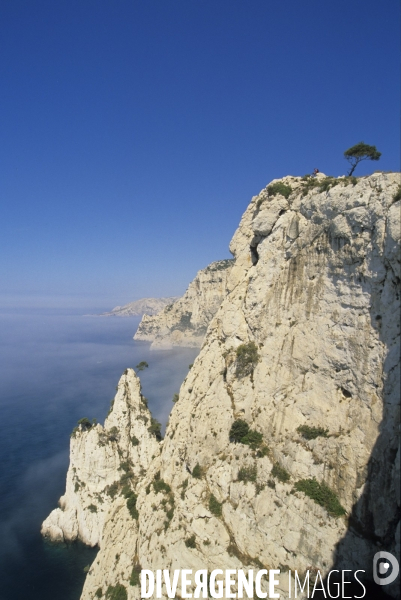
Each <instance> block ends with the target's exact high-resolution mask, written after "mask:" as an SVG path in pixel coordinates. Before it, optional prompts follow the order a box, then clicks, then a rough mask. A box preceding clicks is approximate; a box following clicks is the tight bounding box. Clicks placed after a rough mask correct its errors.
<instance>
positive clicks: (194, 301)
mask: <svg viewBox="0 0 401 600" xmlns="http://www.w3.org/2000/svg"><path fill="white" fill-rule="evenodd" d="M232 265H233V261H232V260H219V261H216V262H214V263H212V264H210V265H209V266H208V267H206V269H202V270H201V271H198V273H197V275H196V277H195V279H194V280H193V281H192V282H191V283H190V284H189V286H188V289H187V291H186V292H185V294H184V296H183V297H182V298H180V299H179V300H177V301H176V302H174V303H171V304H169V305H168V306H166V308H165V309H164V310H163V311H161V312H160V313H159V314H158V315H156V316H153V317H152V316H148V315H144V316H143V318H142V320H141V322H140V324H139V327H138V330H137V332H136V333H135V336H134V340H143V341H147V342H152V344H151V348H172V347H173V346H186V347H194V348H197V347H200V346H201V345H202V341H203V339H204V337H205V333H206V330H207V328H208V325H209V323H210V321H211V320H212V318H213V317H214V315H215V314H216V312H217V310H218V308H219V306H220V304H221V302H222V300H223V298H224V297H225V296H226V294H227V277H228V275H229V273H230V270H231V267H232Z"/></svg>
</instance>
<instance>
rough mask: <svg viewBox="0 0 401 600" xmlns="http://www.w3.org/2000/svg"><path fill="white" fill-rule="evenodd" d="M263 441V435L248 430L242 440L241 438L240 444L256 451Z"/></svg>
mask: <svg viewBox="0 0 401 600" xmlns="http://www.w3.org/2000/svg"><path fill="white" fill-rule="evenodd" d="M262 441H263V435H262V434H261V433H259V432H258V431H254V430H252V429H250V430H249V431H248V433H247V434H246V435H244V437H243V438H241V444H246V445H247V446H250V447H251V448H252V450H256V448H258V447H259V446H260V445H261V443H262Z"/></svg>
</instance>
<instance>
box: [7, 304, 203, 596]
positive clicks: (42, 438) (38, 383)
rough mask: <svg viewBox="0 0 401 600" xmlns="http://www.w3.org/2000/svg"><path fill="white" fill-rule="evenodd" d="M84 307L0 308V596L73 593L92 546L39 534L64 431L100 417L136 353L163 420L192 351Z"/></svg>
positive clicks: (61, 465)
mask: <svg viewBox="0 0 401 600" xmlns="http://www.w3.org/2000/svg"><path fill="white" fill-rule="evenodd" d="M104 310H107V307H105V308H104ZM85 312H88V310H87V309H78V308H74V309H72V310H68V309H52V310H51V309H38V308H35V309H27V308H24V309H15V310H12V309H10V308H7V309H3V310H1V309H0V332H1V333H0V374H1V377H0V422H1V429H2V433H1V436H0V456H1V466H0V489H1V492H0V509H1V510H0V515H1V516H0V536H1V537H0V539H1V545H0V600H78V599H79V597H80V593H81V590H82V586H83V582H84V579H85V574H84V567H85V566H86V565H88V564H90V563H91V562H92V561H93V559H94V557H95V555H96V549H90V548H87V547H85V546H83V545H82V544H69V545H65V544H58V545H54V544H50V543H48V542H46V541H44V540H43V539H42V538H41V536H40V526H41V522H42V521H43V519H44V518H45V517H46V516H47V515H48V514H49V512H50V511H51V510H52V509H53V508H55V507H56V506H57V500H58V498H59V496H60V495H62V494H63V493H64V489H65V477H66V472H67V467H68V453H69V437H70V433H71V431H72V429H73V427H74V426H75V425H76V422H77V421H78V419H80V418H82V417H88V418H89V419H92V418H94V417H96V418H97V419H98V421H99V422H101V423H103V421H104V418H105V416H106V414H107V411H108V409H109V406H110V401H111V399H112V398H113V397H114V394H115V388H116V385H117V382H118V380H119V378H120V376H121V374H122V373H123V371H124V369H126V368H127V367H135V365H137V364H138V363H139V362H140V361H142V360H145V361H147V362H148V363H149V368H148V369H145V371H143V372H141V373H140V377H141V381H142V386H143V393H144V395H145V396H146V397H147V398H148V400H149V407H150V409H151V410H152V413H153V415H154V417H156V418H157V419H158V420H159V421H161V422H162V423H163V425H164V424H165V423H166V420H167V417H168V414H169V412H170V410H171V408H172V406H173V403H172V397H173V394H174V393H176V392H178V391H179V387H180V384H181V382H182V381H183V379H184V378H185V375H186V374H187V373H188V365H189V364H190V363H192V362H193V361H194V358H195V357H196V355H197V354H198V350H196V349H182V348H179V349H174V350H168V351H165V350H164V351H161V350H160V351H152V352H151V351H150V350H149V344H148V343H144V342H134V341H133V339H132V336H133V335H134V333H135V330H136V328H137V326H138V323H139V320H140V319H139V318H138V317H131V318H124V319H120V318H116V317H89V316H83V314H84V313H85ZM99 312H100V311H99Z"/></svg>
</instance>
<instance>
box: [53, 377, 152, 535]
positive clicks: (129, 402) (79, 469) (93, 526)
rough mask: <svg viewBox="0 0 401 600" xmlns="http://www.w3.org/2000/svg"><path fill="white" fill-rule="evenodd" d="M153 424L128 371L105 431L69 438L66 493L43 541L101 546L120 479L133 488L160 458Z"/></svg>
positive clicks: (96, 428)
mask: <svg viewBox="0 0 401 600" xmlns="http://www.w3.org/2000/svg"><path fill="white" fill-rule="evenodd" d="M151 418H152V417H151V414H150V412H149V410H148V408H147V405H146V399H145V398H144V397H143V396H142V394H141V387H140V381H139V379H138V377H137V376H136V375H135V372H134V371H133V369H127V371H126V372H125V373H124V375H122V377H121V379H120V381H119V383H118V386H117V393H116V396H115V398H114V401H113V403H112V406H111V409H110V413H109V415H108V417H107V419H106V421H105V423H104V427H102V426H101V425H99V424H97V425H93V426H90V424H88V425H87V426H84V425H82V426H79V427H77V428H76V430H75V431H74V432H73V433H72V435H71V443H70V466H69V469H68V473H67V484H66V491H65V494H64V496H62V497H61V498H60V500H59V508H56V509H55V510H53V511H52V512H51V513H50V515H49V516H48V517H47V519H46V520H45V521H44V523H43V525H42V535H44V536H45V537H48V538H50V539H51V540H53V541H74V540H77V539H79V540H81V541H82V542H84V543H85V544H88V545H89V546H95V545H96V544H99V543H100V542H101V539H102V534H103V528H104V525H105V521H107V518H108V513H109V511H110V509H111V507H112V506H113V505H114V503H115V501H116V496H117V493H119V492H120V490H121V489H122V487H123V486H124V484H125V481H124V475H125V474H126V473H127V471H128V470H129V473H130V475H131V474H132V477H131V478H130V482H129V483H130V484H131V483H132V484H134V483H135V482H136V480H138V479H139V478H141V477H143V475H144V473H145V472H146V470H147V468H148V467H149V465H150V463H151V462H152V460H153V459H154V458H155V456H157V455H158V454H159V452H160V444H159V443H158V441H157V440H156V438H155V436H154V434H153V433H151V432H149V426H150V425H151ZM122 478H123V480H122ZM125 479H127V478H126V477H125ZM121 480H122V481H121Z"/></svg>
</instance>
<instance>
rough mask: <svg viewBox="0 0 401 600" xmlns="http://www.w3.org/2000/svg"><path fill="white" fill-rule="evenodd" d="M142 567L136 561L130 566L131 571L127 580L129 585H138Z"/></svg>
mask: <svg viewBox="0 0 401 600" xmlns="http://www.w3.org/2000/svg"><path fill="white" fill-rule="evenodd" d="M141 571H142V567H141V565H140V564H139V563H138V564H136V565H134V566H133V567H132V573H131V577H130V580H129V583H130V585H139V584H140V580H141Z"/></svg>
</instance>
